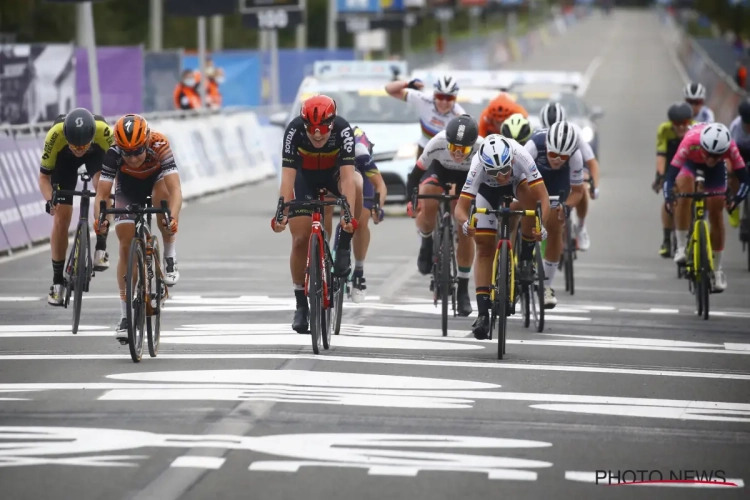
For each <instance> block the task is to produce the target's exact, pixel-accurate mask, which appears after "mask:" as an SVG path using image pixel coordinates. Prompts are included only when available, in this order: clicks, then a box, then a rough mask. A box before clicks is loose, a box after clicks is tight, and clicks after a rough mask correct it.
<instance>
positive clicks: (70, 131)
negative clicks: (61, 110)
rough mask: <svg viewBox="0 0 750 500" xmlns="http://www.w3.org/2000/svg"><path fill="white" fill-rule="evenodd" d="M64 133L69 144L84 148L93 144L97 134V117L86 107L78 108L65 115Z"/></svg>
mask: <svg viewBox="0 0 750 500" xmlns="http://www.w3.org/2000/svg"><path fill="white" fill-rule="evenodd" d="M63 135H65V140H66V141H68V144H69V145H70V146H73V147H78V148H83V147H85V146H88V145H89V144H91V142H92V141H93V140H94V136H95V135H96V119H94V115H92V114H91V112H90V111H89V110H88V109H86V108H76V109H74V110H73V111H71V112H70V113H68V115H67V116H66V117H65V121H64V122H63Z"/></svg>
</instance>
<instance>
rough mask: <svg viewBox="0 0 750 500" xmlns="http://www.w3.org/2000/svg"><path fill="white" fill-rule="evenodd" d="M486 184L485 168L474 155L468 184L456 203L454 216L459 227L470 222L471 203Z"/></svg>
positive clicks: (467, 177)
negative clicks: (480, 188)
mask: <svg viewBox="0 0 750 500" xmlns="http://www.w3.org/2000/svg"><path fill="white" fill-rule="evenodd" d="M483 182H484V167H482V164H481V163H480V162H479V157H478V156H477V155H474V157H473V158H472V159H471V167H470V168H469V174H468V175H467V176H466V182H465V183H464V187H463V188H462V189H461V195H460V196H459V198H458V202H456V208H455V209H454V210H453V216H454V217H455V218H456V222H457V223H458V225H459V226H462V225H463V224H464V223H465V222H466V221H468V220H469V210H470V208H471V202H472V200H474V199H475V198H476V197H477V193H478V192H479V186H481V185H482V183H483Z"/></svg>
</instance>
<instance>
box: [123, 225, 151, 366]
mask: <svg viewBox="0 0 750 500" xmlns="http://www.w3.org/2000/svg"><path fill="white" fill-rule="evenodd" d="M144 253H145V252H144V251H143V242H142V241H141V240H139V239H138V238H134V239H133V242H132V243H131V244H130V252H129V254H128V273H127V275H126V278H125V281H126V284H125V287H126V292H125V293H126V294H127V306H128V307H127V310H128V311H127V321H128V347H129V348H130V357H131V359H132V360H133V363H138V362H140V361H141V357H142V356H143V333H144V330H145V326H146V325H145V323H146V303H145V298H146V263H145V258H144Z"/></svg>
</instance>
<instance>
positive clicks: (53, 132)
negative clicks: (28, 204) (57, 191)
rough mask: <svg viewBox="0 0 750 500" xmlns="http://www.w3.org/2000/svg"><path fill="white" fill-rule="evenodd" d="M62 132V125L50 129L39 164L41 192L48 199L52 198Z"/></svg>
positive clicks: (63, 145)
mask: <svg viewBox="0 0 750 500" xmlns="http://www.w3.org/2000/svg"><path fill="white" fill-rule="evenodd" d="M62 133H63V131H62V126H61V125H57V124H55V125H53V126H52V128H50V129H49V131H48V132H47V137H46V138H45V139H44V150H43V151H42V159H41V161H40V164H39V192H40V193H41V194H42V196H43V197H44V199H45V200H47V201H49V200H51V199H52V177H51V176H52V171H53V170H54V169H55V163H57V153H58V152H59V151H60V148H61V146H60V144H59V143H58V142H59V141H58V139H59V138H60V137H61V134H62ZM62 142H63V144H62V147H65V144H64V141H62Z"/></svg>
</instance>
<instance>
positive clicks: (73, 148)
mask: <svg viewBox="0 0 750 500" xmlns="http://www.w3.org/2000/svg"><path fill="white" fill-rule="evenodd" d="M68 147H69V148H70V150H71V151H73V152H74V153H85V152H86V151H88V149H89V148H90V147H91V143H88V144H85V145H83V146H74V145H73V144H68Z"/></svg>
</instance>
